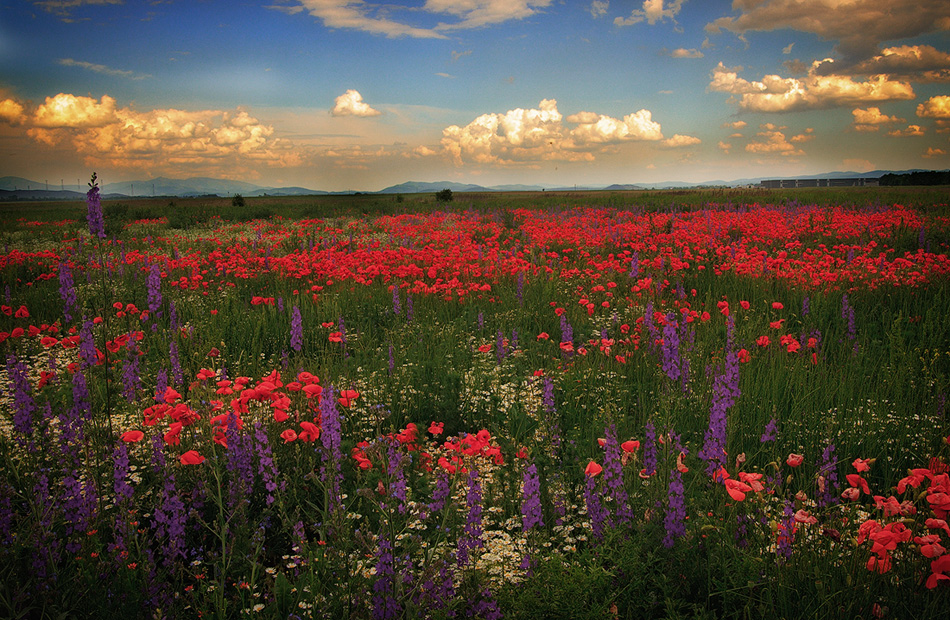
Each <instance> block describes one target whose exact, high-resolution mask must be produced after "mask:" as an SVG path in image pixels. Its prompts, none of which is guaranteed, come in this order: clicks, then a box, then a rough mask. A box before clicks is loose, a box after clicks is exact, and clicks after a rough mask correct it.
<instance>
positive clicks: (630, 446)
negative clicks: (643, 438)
mask: <svg viewBox="0 0 950 620" xmlns="http://www.w3.org/2000/svg"><path fill="white" fill-rule="evenodd" d="M639 448H640V442H639V441H637V440H636V439H631V440H630V441H625V442H623V443H622V444H620V449H621V450H623V451H624V452H627V453H628V454H629V453H632V452H636V451H637V450H638V449H639Z"/></svg>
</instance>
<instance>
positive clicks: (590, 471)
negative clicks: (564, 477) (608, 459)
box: [584, 461, 604, 478]
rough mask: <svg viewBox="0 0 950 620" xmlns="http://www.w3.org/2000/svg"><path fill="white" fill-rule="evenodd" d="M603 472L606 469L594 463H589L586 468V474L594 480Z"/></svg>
mask: <svg viewBox="0 0 950 620" xmlns="http://www.w3.org/2000/svg"><path fill="white" fill-rule="evenodd" d="M602 471H604V468H603V467H601V466H600V465H598V464H597V463H596V462H594V461H591V462H590V463H588V464H587V467H585V468H584V474H585V475H586V476H587V477H589V478H593V477H594V476H596V475H598V474H599V473H600V472H602Z"/></svg>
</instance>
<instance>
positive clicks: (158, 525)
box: [152, 437, 188, 567]
mask: <svg viewBox="0 0 950 620" xmlns="http://www.w3.org/2000/svg"><path fill="white" fill-rule="evenodd" d="M159 439H161V438H160V437H159ZM163 460H164V459H163ZM164 476H165V479H164V483H163V484H162V492H161V504H160V505H159V506H158V508H156V509H155V513H154V521H153V523H152V527H153V528H154V529H155V537H156V538H158V539H162V538H164V539H165V540H166V543H165V545H163V547H162V549H163V551H164V554H165V561H164V564H165V566H166V567H169V566H171V565H172V564H174V563H175V560H176V559H178V558H183V557H185V525H186V523H187V519H188V513H187V512H186V511H185V503H184V502H183V501H182V499H181V497H179V495H178V491H177V489H176V488H175V475H174V474H173V473H171V472H164Z"/></svg>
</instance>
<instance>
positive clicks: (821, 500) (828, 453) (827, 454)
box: [815, 441, 838, 508]
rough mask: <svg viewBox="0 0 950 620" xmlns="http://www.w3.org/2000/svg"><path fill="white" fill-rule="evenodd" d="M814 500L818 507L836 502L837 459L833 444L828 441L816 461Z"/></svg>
mask: <svg viewBox="0 0 950 620" xmlns="http://www.w3.org/2000/svg"><path fill="white" fill-rule="evenodd" d="M815 501H816V503H817V504H818V507H819V508H825V507H826V506H831V505H833V504H837V503H838V461H837V459H836V458H835V444H834V443H832V442H830V441H829V442H828V445H827V446H825V449H824V450H823V451H822V453H821V460H819V461H818V496H817V498H816V499H815Z"/></svg>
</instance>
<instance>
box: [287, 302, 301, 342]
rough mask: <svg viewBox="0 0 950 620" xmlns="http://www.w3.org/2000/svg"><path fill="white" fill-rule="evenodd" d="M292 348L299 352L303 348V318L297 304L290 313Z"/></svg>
mask: <svg viewBox="0 0 950 620" xmlns="http://www.w3.org/2000/svg"><path fill="white" fill-rule="evenodd" d="M290 348H291V349H293V350H294V351H296V352H297V353H300V351H301V350H302V349H303V318H301V316H300V308H298V307H297V306H296V305H294V309H293V311H292V312H291V313H290Z"/></svg>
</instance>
